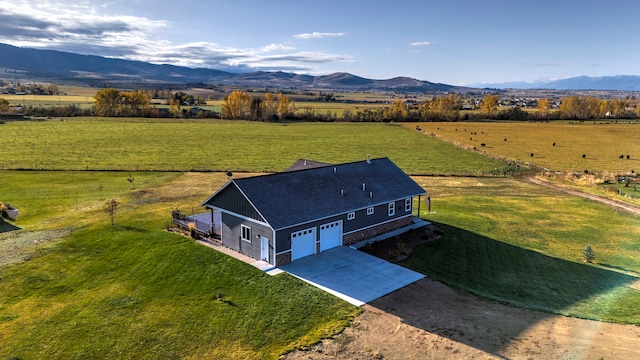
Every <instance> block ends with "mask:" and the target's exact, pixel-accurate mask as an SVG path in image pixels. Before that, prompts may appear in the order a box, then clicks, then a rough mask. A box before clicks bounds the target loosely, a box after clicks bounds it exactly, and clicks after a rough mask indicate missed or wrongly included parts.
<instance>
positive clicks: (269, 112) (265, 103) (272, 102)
mask: <svg viewBox="0 0 640 360" xmlns="http://www.w3.org/2000/svg"><path fill="white" fill-rule="evenodd" d="M277 114H278V100H277V99H276V97H275V95H273V94H272V93H266V94H264V100H262V116H263V117H264V119H273V118H274V115H277Z"/></svg>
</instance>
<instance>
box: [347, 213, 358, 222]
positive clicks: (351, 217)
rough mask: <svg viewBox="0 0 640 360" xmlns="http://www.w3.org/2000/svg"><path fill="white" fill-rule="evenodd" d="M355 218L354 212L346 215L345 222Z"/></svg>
mask: <svg viewBox="0 0 640 360" xmlns="http://www.w3.org/2000/svg"><path fill="white" fill-rule="evenodd" d="M355 218H356V213H355V212H353V211H352V212H350V213H348V214H347V220H353V219H355Z"/></svg>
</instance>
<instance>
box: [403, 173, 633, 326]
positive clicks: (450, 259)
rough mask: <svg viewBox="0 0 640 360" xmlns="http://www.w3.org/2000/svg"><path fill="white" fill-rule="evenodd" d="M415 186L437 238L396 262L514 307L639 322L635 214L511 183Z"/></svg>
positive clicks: (423, 180) (427, 182)
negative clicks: (424, 195)
mask: <svg viewBox="0 0 640 360" xmlns="http://www.w3.org/2000/svg"><path fill="white" fill-rule="evenodd" d="M416 180H417V181H418V183H419V184H420V185H422V186H423V187H424V188H426V189H427V190H428V191H429V194H430V196H431V204H432V213H427V212H426V211H427V210H426V207H425V206H424V204H423V206H422V212H423V213H422V214H421V216H422V217H424V218H426V219H428V220H431V221H434V222H436V223H438V224H440V226H441V227H442V228H443V230H444V231H445V238H444V240H443V241H441V242H439V243H436V244H431V245H423V246H421V247H419V248H418V249H417V251H416V252H415V253H414V254H413V256H412V257H410V258H409V259H407V260H406V261H404V262H403V264H404V265H406V266H409V267H411V268H413V269H415V270H418V271H421V272H424V273H425V274H428V275H429V276H430V277H433V278H435V279H437V280H439V281H442V282H444V283H447V284H450V285H452V286H454V287H458V288H461V289H464V290H466V291H469V292H472V293H474V294H477V295H480V296H482V297H486V298H490V299H495V300H498V301H500V302H504V303H508V304H512V305H515V306H518V307H523V308H528V309H537V310H542V311H546V312H552V313H557V314H563V315H570V316H577V317H582V318H589V319H598V320H603V321H611V322H622V323H633V324H640V314H638V312H637V309H638V307H640V291H639V290H640V277H639V275H640V259H638V256H637V253H638V250H639V249H640V218H639V217H638V216H634V215H631V214H627V213H625V212H622V211H618V210H612V209H611V208H609V207H608V206H606V205H602V204H599V203H595V202H592V201H589V200H585V199H582V198H579V197H575V196H571V195H566V194H562V193H559V192H557V191H555V190H552V189H547V188H543V187H540V186H537V185H533V184H529V183H525V182H521V181H518V180H514V179H486V178H429V177H419V178H416ZM588 244H590V245H591V247H592V248H593V250H594V252H595V254H596V257H595V260H594V264H596V265H595V266H594V265H592V264H587V263H585V262H583V259H582V255H583V250H584V249H585V247H586V246H587V245H588Z"/></svg>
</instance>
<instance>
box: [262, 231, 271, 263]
mask: <svg viewBox="0 0 640 360" xmlns="http://www.w3.org/2000/svg"><path fill="white" fill-rule="evenodd" d="M260 259H261V260H264V261H266V262H269V239H267V238H266V237H264V236H261V237H260Z"/></svg>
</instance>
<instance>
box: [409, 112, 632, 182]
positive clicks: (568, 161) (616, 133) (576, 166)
mask: <svg viewBox="0 0 640 360" xmlns="http://www.w3.org/2000/svg"><path fill="white" fill-rule="evenodd" d="M406 126H407V127H409V128H412V129H413V128H415V126H416V124H406ZM419 126H420V128H421V129H422V131H423V132H424V133H426V134H427V135H431V134H433V135H434V136H435V137H438V138H442V139H447V140H449V141H452V142H455V143H458V144H460V145H462V146H466V147H467V148H473V147H475V148H476V149H477V150H478V151H480V152H484V153H488V154H495V155H498V156H501V157H506V158H509V159H514V160H515V159H519V160H521V161H523V162H525V161H526V162H530V163H532V164H535V165H537V166H538V167H543V168H547V169H549V170H552V171H554V170H558V171H584V170H589V171H611V172H622V173H627V172H629V171H631V170H636V171H637V170H640V142H638V139H640V124H638V123H637V121H633V120H619V121H617V123H616V122H615V121H612V122H609V123H608V122H603V121H598V122H597V123H595V124H594V122H593V121H585V122H584V123H582V124H578V123H577V122H573V123H571V122H569V121H562V122H552V123H541V122H538V123H502V122H456V123H419ZM482 144H485V145H484V146H482ZM554 144H555V145H554ZM583 155H584V157H583ZM627 155H629V159H627ZM621 156H622V158H620V157H621Z"/></svg>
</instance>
